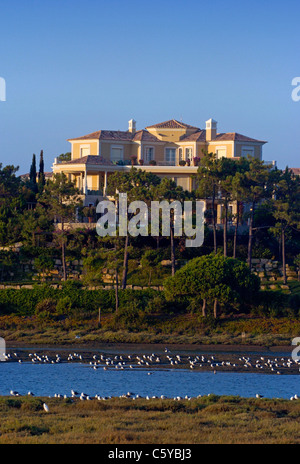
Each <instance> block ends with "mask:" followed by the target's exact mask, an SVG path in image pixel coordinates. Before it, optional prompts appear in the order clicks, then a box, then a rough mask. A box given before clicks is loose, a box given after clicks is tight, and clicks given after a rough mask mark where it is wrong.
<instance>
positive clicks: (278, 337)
mask: <svg viewBox="0 0 300 464" xmlns="http://www.w3.org/2000/svg"><path fill="white" fill-rule="evenodd" d="M299 334H300V320H299V319H298V318H280V319H278V318H262V317H256V318H253V317H252V318H250V317H246V316H235V317H222V318H220V319H219V321H217V322H216V321H211V323H209V324H208V323H207V321H206V322H205V323H204V322H203V320H202V318H201V316H199V315H197V314H183V315H172V316H164V317H158V316H153V317H152V319H151V318H150V319H148V322H147V324H145V323H144V324H141V326H140V328H139V327H138V326H136V325H135V326H133V328H132V329H128V328H126V327H124V328H122V327H121V328H120V327H118V326H116V324H115V322H114V317H113V315H104V316H102V318H101V326H99V323H98V319H97V317H95V316H94V317H89V318H88V319H87V318H84V317H82V318H73V317H68V318H61V319H59V320H46V321H45V320H43V319H42V320H41V319H40V318H39V317H38V316H16V315H7V316H0V336H1V337H3V338H5V340H6V342H7V343H8V344H10V345H12V344H13V343H18V344H21V345H22V344H23V345H24V346H25V345H28V344H32V345H72V344H74V343H76V344H82V345H93V344H98V343H134V344H137V343H139V344H143V343H163V344H181V345H183V344H202V345H215V344H218V345H243V344H245V345H257V346H275V345H276V346H279V345H281V346H288V345H291V340H292V338H294V337H297V336H299Z"/></svg>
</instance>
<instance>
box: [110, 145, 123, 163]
mask: <svg viewBox="0 0 300 464" xmlns="http://www.w3.org/2000/svg"><path fill="white" fill-rule="evenodd" d="M110 159H111V161H120V160H123V147H121V146H119V147H118V146H112V147H111V152H110Z"/></svg>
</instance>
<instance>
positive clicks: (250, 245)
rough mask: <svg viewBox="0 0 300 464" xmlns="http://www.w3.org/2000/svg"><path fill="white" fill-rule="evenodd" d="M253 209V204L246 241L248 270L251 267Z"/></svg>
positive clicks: (253, 205)
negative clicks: (247, 239)
mask: <svg viewBox="0 0 300 464" xmlns="http://www.w3.org/2000/svg"><path fill="white" fill-rule="evenodd" d="M254 208H255V202H254V201H253V203H252V211H251V215H250V225H249V241H248V259H247V263H248V266H249V268H250V269H251V266H252V245H253V222H254Z"/></svg>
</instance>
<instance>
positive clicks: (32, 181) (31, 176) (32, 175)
mask: <svg viewBox="0 0 300 464" xmlns="http://www.w3.org/2000/svg"><path fill="white" fill-rule="evenodd" d="M29 179H30V186H31V189H32V191H33V192H34V193H37V183H36V157H35V154H33V155H32V163H31V166H30V173H29Z"/></svg>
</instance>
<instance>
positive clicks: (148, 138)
mask: <svg viewBox="0 0 300 464" xmlns="http://www.w3.org/2000/svg"><path fill="white" fill-rule="evenodd" d="M132 140H133V141H134V142H160V140H159V139H158V138H157V137H155V135H152V134H150V132H148V131H147V130H145V129H142V130H139V131H137V132H136V133H135V134H134V136H133V138H132Z"/></svg>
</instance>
